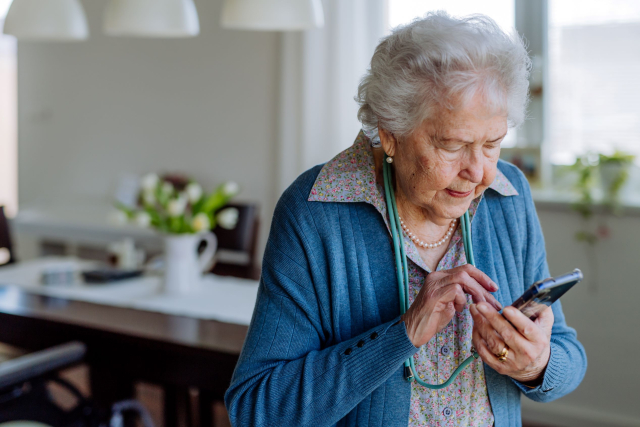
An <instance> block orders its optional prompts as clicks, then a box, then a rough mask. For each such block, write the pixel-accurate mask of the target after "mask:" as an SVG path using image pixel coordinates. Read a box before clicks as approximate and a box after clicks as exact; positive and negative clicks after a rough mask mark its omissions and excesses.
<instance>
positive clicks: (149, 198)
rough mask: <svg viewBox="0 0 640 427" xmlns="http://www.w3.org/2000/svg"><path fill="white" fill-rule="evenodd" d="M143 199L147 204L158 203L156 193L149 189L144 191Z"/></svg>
mask: <svg viewBox="0 0 640 427" xmlns="http://www.w3.org/2000/svg"><path fill="white" fill-rule="evenodd" d="M142 201H143V202H144V204H145V205H153V204H155V203H156V193H154V192H153V191H149V190H144V191H143V192H142Z"/></svg>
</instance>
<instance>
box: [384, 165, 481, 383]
mask: <svg viewBox="0 0 640 427" xmlns="http://www.w3.org/2000/svg"><path fill="white" fill-rule="evenodd" d="M387 157H388V156H387V155H386V154H385V159H384V161H383V162H382V164H383V167H382V173H383V176H384V195H385V198H386V200H387V206H388V209H389V226H390V228H391V237H392V238H393V250H394V253H395V259H396V276H397V278H398V292H399V294H400V313H402V314H404V313H406V311H407V308H409V270H408V268H407V254H406V252H405V250H404V244H403V243H402V235H401V234H400V231H399V230H400V218H399V217H398V206H397V205H396V196H395V192H394V191H393V182H392V177H391V165H390V164H389V163H388V162H387ZM460 226H461V227H462V242H463V244H464V252H465V255H466V257H467V262H468V263H469V264H471V265H473V266H475V265H476V263H475V260H474V259H473V246H472V245H471V220H470V219H469V211H468V210H467V211H466V212H465V213H464V215H462V218H460ZM477 358H478V353H477V352H475V351H474V352H473V353H472V355H471V356H469V357H468V358H467V359H466V360H465V361H464V362H462V363H461V364H460V366H458V369H456V370H455V371H454V372H453V374H451V377H449V379H448V380H447V381H446V382H444V383H442V384H427V383H425V382H424V381H422V380H421V379H420V378H418V377H416V376H414V375H413V373H414V372H418V371H417V370H416V366H415V363H414V362H413V357H410V358H408V359H407V360H405V361H404V376H405V378H406V379H407V381H409V382H412V381H416V382H417V383H418V384H420V385H421V386H423V387H427V388H430V389H433V390H440V389H443V388H446V387H448V386H449V385H450V384H451V383H452V382H453V381H454V380H455V379H456V377H457V376H458V374H460V372H462V370H463V369H464V368H466V367H467V365H469V364H470V363H471V362H473V361H474V360H475V359H477Z"/></svg>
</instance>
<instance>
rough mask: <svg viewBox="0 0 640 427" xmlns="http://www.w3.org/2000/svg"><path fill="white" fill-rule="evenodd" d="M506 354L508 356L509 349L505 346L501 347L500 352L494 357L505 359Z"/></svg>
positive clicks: (500, 359) (502, 360)
mask: <svg viewBox="0 0 640 427" xmlns="http://www.w3.org/2000/svg"><path fill="white" fill-rule="evenodd" d="M507 356H509V349H508V348H507V347H505V348H503V349H502V351H501V352H500V354H496V357H497V358H498V360H499V361H501V362H504V361H505V360H507Z"/></svg>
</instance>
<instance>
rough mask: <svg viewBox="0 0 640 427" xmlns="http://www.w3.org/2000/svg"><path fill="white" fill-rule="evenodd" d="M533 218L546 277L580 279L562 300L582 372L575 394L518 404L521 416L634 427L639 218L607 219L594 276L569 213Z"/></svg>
mask: <svg viewBox="0 0 640 427" xmlns="http://www.w3.org/2000/svg"><path fill="white" fill-rule="evenodd" d="M538 215H539V217H540V222H541V224H542V228H543V231H544V235H545V239H546V246H547V253H548V260H549V268H550V270H551V274H552V275H557V274H561V273H565V272H568V271H571V270H572V269H574V268H576V267H577V268H580V269H581V270H582V271H583V272H584V273H585V281H584V282H582V283H580V284H579V285H578V286H577V287H576V288H574V289H573V290H571V292H569V293H568V294H567V295H565V296H564V297H563V298H562V300H563V307H564V313H565V315H566V317H567V323H568V324H569V325H570V326H572V327H574V328H575V329H576V330H577V332H578V338H579V339H580V341H581V342H582V344H583V345H584V346H585V348H586V350H587V357H588V362H589V367H588V369H587V374H586V376H585V379H584V381H583V383H582V385H580V387H579V388H578V389H577V390H576V391H575V392H573V393H572V394H570V395H568V396H566V397H564V398H562V399H560V400H558V401H557V402H554V403H551V404H544V405H532V404H529V402H530V401H528V402H523V406H524V408H525V409H524V414H525V415H526V417H527V418H529V419H536V418H537V419H539V420H540V421H547V422H553V424H552V425H557V426H564V425H567V426H580V427H589V426H640V390H639V389H638V384H640V369H639V368H638V355H640V311H639V310H638V304H639V303H640V280H639V279H638V274H639V270H640V268H639V266H640V257H639V256H640V218H639V217H638V216H637V212H636V213H635V214H634V215H630V216H625V217H622V218H615V217H609V218H608V223H609V224H610V225H611V227H612V235H611V238H610V239H607V240H603V241H601V242H599V243H598V244H597V246H596V249H595V251H594V255H595V259H596V260H597V262H596V263H595V268H594V263H593V261H591V259H590V258H589V257H588V256H587V252H586V249H585V245H584V244H578V243H576V241H575V239H574V237H573V236H574V234H575V232H576V231H577V230H578V229H579V226H580V219H579V216H578V215H577V214H576V213H573V212H558V211H554V210H550V209H545V208H543V207H540V206H539V207H538ZM596 274H597V276H596ZM524 400H527V399H523V401H524ZM541 414H542V415H541Z"/></svg>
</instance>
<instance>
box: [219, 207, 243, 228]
mask: <svg viewBox="0 0 640 427" xmlns="http://www.w3.org/2000/svg"><path fill="white" fill-rule="evenodd" d="M238 215H239V212H238V209H236V208H226V209H222V210H221V211H220V212H218V215H216V220H217V221H218V224H219V225H220V227H222V228H226V229H227V230H231V229H234V228H235V227H236V224H238Z"/></svg>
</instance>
